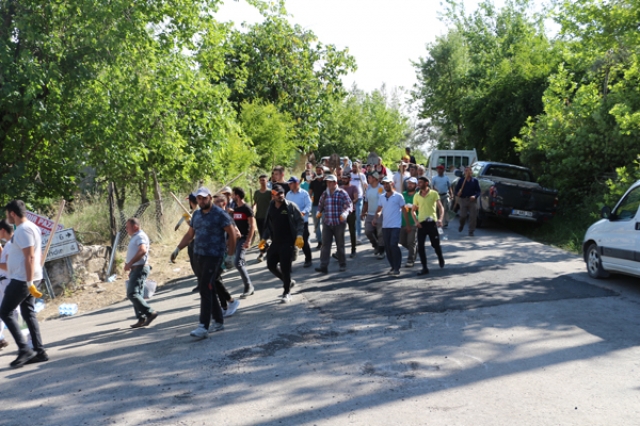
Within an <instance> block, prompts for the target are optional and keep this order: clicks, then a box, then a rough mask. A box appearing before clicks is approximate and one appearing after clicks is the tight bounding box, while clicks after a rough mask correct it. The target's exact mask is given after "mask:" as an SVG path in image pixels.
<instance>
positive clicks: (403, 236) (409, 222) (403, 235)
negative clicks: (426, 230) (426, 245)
mask: <svg viewBox="0 0 640 426" xmlns="http://www.w3.org/2000/svg"><path fill="white" fill-rule="evenodd" d="M404 183H405V185H406V187H407V190H406V191H403V192H402V197H403V198H404V203H405V208H404V209H402V228H400V245H401V246H402V247H404V248H406V249H407V250H408V251H409V255H408V256H407V263H406V264H405V265H404V266H406V267H407V268H411V267H413V265H414V264H415V261H416V233H417V229H418V228H416V223H415V222H414V221H413V217H412V216H411V214H410V213H409V210H411V207H412V205H413V196H414V195H416V187H417V186H418V179H416V178H414V177H410V178H409V179H407V180H406V181H405V182H404Z"/></svg>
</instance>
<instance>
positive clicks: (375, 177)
mask: <svg viewBox="0 0 640 426" xmlns="http://www.w3.org/2000/svg"><path fill="white" fill-rule="evenodd" d="M367 174H368V175H369V176H373V178H374V179H376V180H380V173H378V172H371V173H367Z"/></svg>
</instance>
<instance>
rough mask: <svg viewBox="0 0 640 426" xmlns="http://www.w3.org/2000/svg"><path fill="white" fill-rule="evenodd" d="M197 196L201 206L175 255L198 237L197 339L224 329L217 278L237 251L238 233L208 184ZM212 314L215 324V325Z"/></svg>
mask: <svg viewBox="0 0 640 426" xmlns="http://www.w3.org/2000/svg"><path fill="white" fill-rule="evenodd" d="M196 199H197V200H198V206H200V209H199V210H196V211H195V212H194V213H193V216H192V217H191V223H190V226H189V230H188V231H187V233H186V234H185V235H184V237H183V238H182V241H180V243H179V244H178V247H176V249H175V250H174V251H173V253H172V254H171V261H172V262H173V261H174V260H175V258H176V257H177V256H178V253H180V250H182V249H183V248H184V247H186V246H187V245H189V243H190V242H191V241H192V240H194V239H195V245H194V247H193V251H194V253H195V255H196V256H197V262H196V265H197V268H198V269H199V271H198V273H197V276H198V287H199V288H200V324H199V325H198V327H197V328H196V329H195V330H193V331H192V332H191V333H190V334H191V336H193V337H195V338H198V339H205V338H207V337H209V332H210V331H219V330H223V329H224V319H223V317H222V308H221V307H220V302H219V301H218V297H217V295H216V292H215V286H214V283H213V281H214V280H215V279H216V276H217V275H218V273H219V269H220V266H221V265H222V260H223V258H224V254H225V251H227V253H230V256H233V254H234V253H235V250H236V233H235V227H234V226H233V221H232V220H231V217H229V215H228V214H227V213H225V212H224V210H222V209H221V208H220V207H217V206H214V205H213V197H212V195H211V191H209V190H208V189H207V188H204V187H202V188H200V189H198V190H197V191H196ZM225 233H226V235H227V236H228V241H227V238H225ZM212 315H213V319H214V324H211V316H212ZM210 324H211V327H209V325H210Z"/></svg>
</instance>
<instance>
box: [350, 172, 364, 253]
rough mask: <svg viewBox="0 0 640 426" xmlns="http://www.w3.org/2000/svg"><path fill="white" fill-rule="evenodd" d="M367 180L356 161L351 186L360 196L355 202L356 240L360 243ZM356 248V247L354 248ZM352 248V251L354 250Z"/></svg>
mask: <svg viewBox="0 0 640 426" xmlns="http://www.w3.org/2000/svg"><path fill="white" fill-rule="evenodd" d="M366 180H367V178H366V176H365V175H364V174H363V173H362V167H361V166H360V162H359V161H354V162H353V166H352V168H351V186H353V187H355V188H356V190H357V191H358V195H357V197H356V199H355V200H354V201H353V205H354V211H355V214H356V216H355V222H356V237H357V238H356V239H357V240H358V242H360V237H361V236H362V221H361V219H360V216H361V215H362V205H363V204H364V194H365V192H366V191H367V181H366ZM353 248H355V247H353ZM353 248H352V249H353Z"/></svg>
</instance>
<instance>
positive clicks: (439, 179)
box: [431, 175, 451, 195]
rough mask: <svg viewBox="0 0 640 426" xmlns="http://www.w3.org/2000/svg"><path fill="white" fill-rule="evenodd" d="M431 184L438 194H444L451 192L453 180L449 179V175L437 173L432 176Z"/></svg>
mask: <svg viewBox="0 0 640 426" xmlns="http://www.w3.org/2000/svg"><path fill="white" fill-rule="evenodd" d="M431 185H432V187H433V189H435V190H436V192H437V193H438V194H442V195H444V194H447V193H449V188H451V181H450V180H449V176H445V175H442V176H440V175H436V176H434V177H432V178H431Z"/></svg>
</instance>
